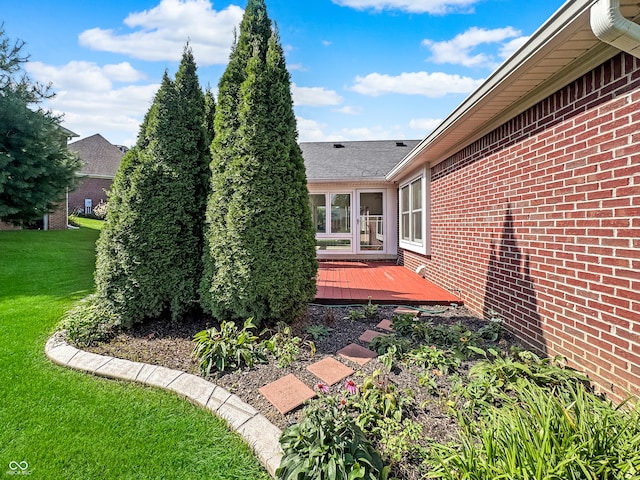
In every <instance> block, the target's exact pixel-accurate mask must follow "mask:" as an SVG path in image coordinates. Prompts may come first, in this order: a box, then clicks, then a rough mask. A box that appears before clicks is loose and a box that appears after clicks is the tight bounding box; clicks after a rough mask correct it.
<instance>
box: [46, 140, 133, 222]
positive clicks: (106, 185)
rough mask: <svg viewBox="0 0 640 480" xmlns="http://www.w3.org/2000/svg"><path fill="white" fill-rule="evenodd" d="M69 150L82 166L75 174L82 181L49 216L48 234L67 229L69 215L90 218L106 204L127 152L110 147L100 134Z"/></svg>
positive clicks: (70, 146) (71, 144)
mask: <svg viewBox="0 0 640 480" xmlns="http://www.w3.org/2000/svg"><path fill="white" fill-rule="evenodd" d="M68 147H69V150H71V151H72V152H76V153H77V154H78V155H79V156H80V160H82V163H83V166H82V168H81V169H80V172H79V173H78V175H79V176H80V177H82V178H81V180H80V184H79V185H78V187H77V188H76V189H75V190H73V191H70V192H69V193H68V195H67V202H66V205H64V204H63V205H61V208H59V209H58V210H56V211H55V212H53V213H51V214H50V215H48V217H49V218H48V219H47V221H45V226H46V227H48V229H51V230H56V229H64V228H67V217H68V216H69V215H70V214H72V213H74V212H81V213H84V214H87V215H89V214H91V213H92V212H93V208H94V207H95V206H96V205H98V204H99V203H100V202H106V201H107V192H108V191H109V189H110V188H111V183H112V182H113V178H114V177H115V174H116V171H117V170H118V166H119V165H120V161H121V160H122V157H123V155H124V154H125V152H126V151H127V149H126V147H119V146H116V145H113V144H111V143H109V141H107V140H106V139H105V138H104V137H103V136H102V135H100V134H95V135H92V136H90V137H87V138H83V139H81V140H78V141H76V142H72V143H69V145H68Z"/></svg>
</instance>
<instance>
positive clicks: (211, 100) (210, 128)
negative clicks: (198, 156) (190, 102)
mask: <svg viewBox="0 0 640 480" xmlns="http://www.w3.org/2000/svg"><path fill="white" fill-rule="evenodd" d="M215 116H216V99H215V97H214V96H213V92H212V91H211V89H210V88H207V90H206V91H205V92H204V129H205V131H206V132H207V148H209V147H210V145H211V142H212V141H213V139H214V137H215V126H214V122H215ZM207 168H209V167H207Z"/></svg>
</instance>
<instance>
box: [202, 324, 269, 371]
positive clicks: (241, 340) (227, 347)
mask: <svg viewBox="0 0 640 480" xmlns="http://www.w3.org/2000/svg"><path fill="white" fill-rule="evenodd" d="M255 328H256V326H255V324H254V323H253V319H252V318H249V319H247V320H246V321H245V322H244V326H243V327H242V329H238V327H237V326H236V324H235V323H234V322H227V321H223V322H222V323H221V324H220V328H216V327H211V328H208V329H206V330H202V331H200V332H198V333H196V334H195V336H194V337H193V341H194V343H195V347H194V349H193V356H194V357H195V359H196V360H197V361H198V366H199V367H200V371H201V372H202V373H203V374H204V375H210V373H211V370H212V369H214V368H215V369H216V370H218V371H219V372H224V371H225V370H227V369H228V368H239V367H242V366H243V365H246V366H247V367H252V366H253V365H255V364H256V363H261V362H265V361H266V356H265V352H264V348H263V347H262V345H261V344H260V343H259V342H258V337H257V336H256V335H255V334H254V333H253V330H254V329H255Z"/></svg>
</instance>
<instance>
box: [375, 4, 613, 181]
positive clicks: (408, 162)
mask: <svg viewBox="0 0 640 480" xmlns="http://www.w3.org/2000/svg"><path fill="white" fill-rule="evenodd" d="M592 3H593V1H568V2H565V4H564V5H563V6H562V7H560V9H559V10H558V11H556V13H555V14H553V15H552V16H551V17H550V18H549V19H548V20H547V21H546V22H545V23H544V24H543V25H542V26H541V27H540V28H539V29H538V30H536V31H535V32H534V33H533V34H532V35H531V37H530V39H529V40H528V41H527V42H526V43H525V44H524V45H523V46H522V47H520V49H518V50H517V51H516V52H515V53H514V54H513V55H512V56H511V57H510V58H509V59H507V60H506V61H505V62H504V63H502V65H500V66H499V67H498V68H497V69H496V70H495V71H494V72H493V73H492V74H491V75H490V76H489V77H488V78H487V80H485V82H484V83H483V84H482V85H480V87H478V88H477V89H476V90H475V91H474V92H473V93H471V94H470V95H469V96H468V97H467V98H466V99H465V100H464V101H463V102H462V103H461V104H460V105H459V106H458V107H457V108H456V109H455V110H454V111H453V112H452V113H451V114H450V115H449V116H448V117H447V118H445V119H444V120H443V121H442V123H440V125H438V127H436V128H435V129H434V130H433V131H432V132H431V133H430V134H429V135H427V137H425V138H424V139H423V140H422V141H421V142H420V143H418V144H417V145H416V146H415V147H414V148H413V149H412V150H411V151H410V152H409V153H408V154H407V156H405V157H404V158H403V159H402V160H401V161H400V162H399V163H398V164H397V165H396V166H394V167H393V168H392V169H391V171H390V172H389V173H388V174H387V175H386V179H387V180H388V181H395V180H397V179H399V178H400V177H402V176H403V174H404V172H406V171H409V170H413V169H414V168H416V167H417V166H418V164H419V163H423V162H425V161H429V162H432V164H435V163H439V162H440V161H442V160H444V159H445V158H446V156H445V155H441V156H440V157H439V158H428V159H424V158H422V157H421V154H422V153H423V152H425V150H427V149H428V148H429V147H431V146H432V145H434V144H436V143H438V142H439V141H440V140H441V139H442V138H443V137H445V136H446V135H448V134H450V132H452V131H453V130H455V129H456V128H457V127H458V126H459V125H460V124H461V123H462V120H464V119H465V118H466V117H468V116H470V115H472V114H473V112H474V111H475V110H477V109H478V107H479V106H480V105H481V104H482V103H483V102H485V101H486V99H487V97H488V96H489V95H490V94H495V93H496V92H497V91H499V90H500V89H501V87H503V86H505V85H508V84H509V81H510V79H511V78H512V77H514V76H515V75H516V74H517V73H519V72H520V71H521V70H523V69H524V68H525V67H527V66H528V64H529V62H532V63H533V62H534V61H536V54H539V53H540V52H541V50H542V49H544V48H545V47H548V46H549V45H550V44H551V43H552V42H553V41H554V39H556V38H557V36H558V34H559V33H561V32H562V31H564V30H565V29H566V28H567V27H568V26H570V25H572V24H574V23H576V22H585V21H586V22H588V16H589V8H590V6H591V4H592ZM594 48H596V49H597V51H596V52H595V54H594V52H590V53H591V55H590V56H589V58H588V59H587V60H585V59H584V55H583V58H578V59H576V60H574V62H572V63H571V64H568V65H566V66H564V67H563V68H561V69H560V71H556V72H551V73H548V75H547V76H546V77H544V78H540V80H539V82H538V87H537V88H536V89H534V90H535V92H534V93H535V94H533V93H532V94H527V95H526V96H525V97H523V99H521V101H519V102H518V103H517V104H516V105H514V104H511V105H509V106H507V107H505V109H503V110H502V111H501V112H500V113H499V114H497V115H495V116H493V117H492V118H491V119H490V120H488V121H487V122H486V123H485V124H484V125H483V126H482V127H481V129H474V130H473V132H471V131H469V132H464V133H463V136H464V137H465V138H464V140H463V142H462V143H458V144H457V146H456V149H457V150H460V149H462V148H464V147H465V146H467V145H469V144H470V143H471V142H472V141H475V140H476V139H477V138H479V136H480V135H479V134H478V132H482V134H486V133H488V131H490V128H489V126H492V127H493V128H495V127H497V126H499V125H500V124H502V123H504V122H505V121H506V120H508V119H510V118H513V116H514V115H516V114H517V113H519V112H521V111H524V110H526V108H528V107H530V106H532V105H534V104H535V103H537V101H540V100H542V99H543V98H544V96H543V94H546V95H549V94H551V93H553V92H552V91H548V92H547V90H550V88H541V87H542V86H544V85H545V84H549V85H551V84H553V85H554V88H555V86H557V85H558V84H559V83H561V82H562V81H565V82H566V81H567V77H568V75H567V74H566V72H570V73H569V75H572V76H574V77H576V78H577V74H578V73H579V71H581V70H584V72H583V73H586V72H587V71H588V69H590V68H593V67H595V66H597V65H598V64H600V63H601V62H602V61H604V60H606V59H607V58H609V57H611V56H612V55H613V54H615V52H616V51H615V50H614V49H612V48H610V47H607V46H606V45H604V44H602V43H600V42H599V41H598V40H597V39H596V38H595V36H594ZM578 64H580V65H581V67H582V68H580V69H578V68H576V66H577V65H578ZM562 72H565V74H564V75H562ZM549 82H551V83H549ZM474 132H475V133H476V135H473V133H474ZM446 153H448V154H452V153H455V152H446Z"/></svg>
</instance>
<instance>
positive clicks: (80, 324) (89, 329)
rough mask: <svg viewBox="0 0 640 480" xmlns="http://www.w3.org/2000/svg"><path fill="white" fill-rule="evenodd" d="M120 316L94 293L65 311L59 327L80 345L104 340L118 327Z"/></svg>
mask: <svg viewBox="0 0 640 480" xmlns="http://www.w3.org/2000/svg"><path fill="white" fill-rule="evenodd" d="M120 324H121V322H120V317H119V316H118V315H117V314H116V313H115V312H114V311H113V309H112V308H111V306H110V305H109V304H108V303H107V302H106V301H104V300H103V299H101V298H100V297H98V296H97V295H96V294H92V295H89V296H87V297H84V298H83V299H82V300H80V301H78V302H77V303H76V304H75V305H74V307H73V308H72V309H71V310H69V311H68V312H66V313H65V315H64V317H63V318H62V321H61V322H60V328H61V329H64V330H66V331H67V337H68V338H69V339H70V340H71V341H73V342H74V343H75V344H76V345H78V346H80V347H86V346H89V345H94V344H96V343H99V342H101V341H105V340H107V339H108V338H110V337H111V336H112V335H113V334H115V333H116V331H117V330H118V328H119V327H120Z"/></svg>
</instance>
